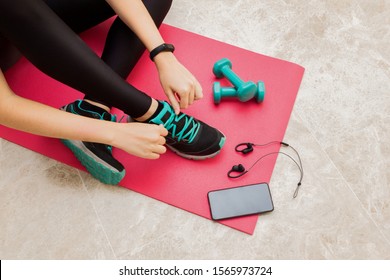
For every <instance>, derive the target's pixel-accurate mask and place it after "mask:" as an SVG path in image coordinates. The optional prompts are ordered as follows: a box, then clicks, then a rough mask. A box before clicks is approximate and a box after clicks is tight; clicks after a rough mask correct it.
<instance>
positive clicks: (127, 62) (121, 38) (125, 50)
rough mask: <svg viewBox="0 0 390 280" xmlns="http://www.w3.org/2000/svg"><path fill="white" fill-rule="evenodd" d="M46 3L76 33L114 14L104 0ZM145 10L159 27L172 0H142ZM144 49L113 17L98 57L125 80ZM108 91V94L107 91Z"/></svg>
mask: <svg viewBox="0 0 390 280" xmlns="http://www.w3.org/2000/svg"><path fill="white" fill-rule="evenodd" d="M44 1H45V2H46V3H47V5H48V6H49V7H50V8H51V9H52V10H53V11H54V12H55V13H56V14H57V15H58V16H59V17H60V18H61V19H62V20H63V21H64V22H65V23H66V24H67V25H68V26H69V27H70V28H71V29H72V30H73V31H74V32H76V33H80V32H83V31H85V30H88V29H89V28H91V27H93V26H95V25H97V24H99V23H101V22H103V21H104V20H106V19H108V18H110V17H112V16H114V15H115V12H114V11H113V10H112V8H111V7H110V6H109V5H108V4H107V2H106V1H104V0H44ZM143 3H144V5H145V7H146V9H147V10H148V12H149V14H150V16H151V17H152V19H153V21H154V23H155V24H156V26H157V27H159V26H160V25H161V24H162V22H163V20H164V18H165V17H166V15H167V13H168V11H169V9H170V7H171V4H172V0H159V1H156V0H144V1H143ZM144 51H145V47H144V45H143V43H142V42H141V41H140V40H139V39H138V37H137V36H136V34H135V33H134V32H133V31H132V30H131V29H130V28H129V27H128V26H127V25H126V24H125V23H124V22H123V21H122V20H121V19H120V18H119V17H117V18H116V19H115V20H114V22H113V24H112V25H111V27H110V30H109V32H108V35H107V38H106V43H105V46H104V49H103V54H102V57H101V58H102V60H103V61H104V62H106V64H107V65H108V66H110V67H111V69H112V70H114V71H115V72H116V73H117V74H119V75H120V76H121V77H122V78H123V79H126V78H127V77H128V75H129V74H130V72H131V71H132V70H133V68H134V67H135V65H136V64H137V62H138V60H139V59H140V57H141V56H142V54H143V52H144ZM108 94H109V93H108ZM85 98H86V99H88V100H93V101H97V102H99V103H103V104H105V101H104V100H101V99H98V98H96V97H95V96H90V95H86V96H85Z"/></svg>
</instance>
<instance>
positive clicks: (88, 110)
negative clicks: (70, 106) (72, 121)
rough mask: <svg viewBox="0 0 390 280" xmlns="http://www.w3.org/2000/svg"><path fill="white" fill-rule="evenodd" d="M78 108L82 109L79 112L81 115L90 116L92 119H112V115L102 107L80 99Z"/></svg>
mask: <svg viewBox="0 0 390 280" xmlns="http://www.w3.org/2000/svg"><path fill="white" fill-rule="evenodd" d="M79 108H80V109H82V110H83V111H82V112H80V113H81V115H84V116H87V117H92V118H94V119H101V120H106V121H112V115H111V114H110V113H108V112H107V111H106V110H104V109H103V108H100V107H98V106H95V105H92V104H90V103H88V102H86V101H81V100H80V103H79Z"/></svg>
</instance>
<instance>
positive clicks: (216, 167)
mask: <svg viewBox="0 0 390 280" xmlns="http://www.w3.org/2000/svg"><path fill="white" fill-rule="evenodd" d="M110 22H111V20H109V21H107V22H105V23H103V24H101V25H99V26H97V27H96V28H94V29H91V30H89V31H88V32H85V33H83V34H82V35H81V36H82V38H83V39H84V40H85V41H86V42H87V44H89V45H90V46H91V48H92V49H94V50H95V51H96V52H97V53H98V54H100V53H101V51H102V48H103V44H104V38H105V35H106V33H107V30H108V27H109V23H110ZM161 33H162V34H163V37H164V38H165V40H166V42H170V43H173V44H174V45H175V46H176V51H175V54H176V56H177V57H178V59H179V60H180V61H181V62H182V63H183V64H184V65H185V66H186V67H187V68H188V69H189V70H190V71H191V72H192V73H193V74H194V75H195V76H196V77H197V78H198V80H199V81H200V83H201V85H202V86H203V91H204V98H203V99H202V100H200V101H198V102H196V103H195V104H194V105H193V106H192V107H191V108H189V109H187V110H186V111H185V112H186V113H187V114H190V115H193V116H195V117H197V118H199V119H201V120H203V121H205V122H207V123H209V124H210V125H213V126H215V127H217V128H218V129H220V130H221V131H222V132H224V134H225V135H226V137H227V140H226V144H225V146H224V148H223V150H222V151H221V153H220V154H219V155H218V156H217V157H215V158H213V159H209V160H205V161H192V160H186V159H183V158H180V157H179V156H177V155H175V154H174V153H172V152H170V151H168V152H167V153H166V154H165V155H164V156H162V157H161V158H160V159H159V160H155V161H153V160H146V159H140V158H136V157H134V156H131V155H128V154H126V153H124V152H122V151H120V150H118V149H114V154H115V156H116V157H117V158H118V159H119V160H120V161H121V162H122V163H123V164H124V165H125V168H126V172H127V173H126V177H125V178H124V179H123V180H122V182H121V183H120V186H123V187H125V188H128V189H131V190H134V191H136V192H139V193H142V194H144V195H147V196H149V197H152V198H155V199H157V200H160V201H162V202H165V203H168V204H170V205H173V206H176V207H179V208H181V209H184V210H187V211H189V212H192V213H194V214H197V215H200V216H202V217H205V218H208V219H210V210H209V205H208V201H207V193H208V192H209V191H211V190H216V189H221V188H228V187H235V186H240V185H245V184H252V183H258V182H269V181H270V178H271V175H272V171H273V168H274V165H275V161H276V156H270V157H267V158H266V159H264V161H262V163H261V164H260V165H258V166H256V167H255V168H254V169H253V171H252V172H250V173H248V174H247V175H245V176H244V177H242V178H240V179H229V178H228V177H227V175H226V174H227V171H228V170H230V168H231V167H232V165H234V164H237V163H242V164H244V165H246V166H249V165H250V164H251V163H253V162H254V161H255V160H256V159H257V158H258V157H260V156H261V155H262V154H265V153H267V152H273V151H278V150H279V147H277V146H273V147H268V148H267V149H263V150H262V149H257V150H256V151H255V153H256V154H255V155H250V156H246V157H243V156H242V155H239V154H237V153H236V152H235V151H234V147H235V146H236V145H237V144H238V143H240V142H254V143H267V142H269V141H275V140H278V141H281V140H282V139H283V136H284V133H285V131H286V128H287V124H288V121H289V118H290V114H291V111H292V108H293V105H294V102H295V98H296V95H297V92H298V89H299V86H300V83H301V80H302V76H303V73H304V69H303V68H302V67H301V66H299V65H296V64H293V63H290V62H287V61H283V60H279V59H275V58H271V57H267V56H264V55H260V54H258V53H254V52H250V51H247V50H244V49H241V48H238V47H235V46H232V45H228V44H225V43H222V42H219V41H215V40H212V39H209V38H206V37H203V36H200V35H197V34H194V33H191V32H187V31H184V30H181V29H178V28H175V27H172V26H168V25H163V26H162V27H161ZM223 57H226V58H229V59H230V60H231V61H232V63H233V69H234V71H235V72H236V73H237V74H238V75H239V76H240V77H241V78H242V79H243V80H252V81H255V82H256V81H258V80H261V81H264V83H265V86H266V96H265V100H264V102H263V103H261V104H258V103H256V102H255V101H253V102H252V101H249V102H246V103H241V102H239V101H236V100H226V101H225V100H223V101H222V102H221V104H219V105H215V104H214V102H213V97H212V84H213V82H214V81H217V80H218V79H217V78H215V77H214V75H213V73H212V67H213V64H214V63H215V62H216V61H217V60H219V59H220V58H223ZM6 78H7V80H8V82H9V84H10V86H11V87H12V88H13V90H14V91H15V92H16V93H17V94H19V95H21V96H24V97H27V98H29V99H33V100H37V101H39V102H42V103H45V104H49V105H51V106H53V107H56V108H59V107H60V106H62V105H64V104H67V103H70V102H72V101H73V100H74V99H76V98H81V97H82V96H83V95H82V94H81V93H79V92H77V91H75V90H73V89H71V88H69V87H67V86H65V85H63V84H61V83H59V82H57V81H55V80H53V79H51V78H50V77H48V76H46V75H44V74H42V73H41V72H40V71H39V70H37V69H36V68H35V67H34V66H32V65H31V64H30V63H29V62H28V61H27V60H25V59H22V60H20V61H19V62H18V64H17V65H15V66H14V67H13V68H12V69H10V70H9V71H8V72H7V73H6ZM128 81H129V82H130V83H132V84H133V85H134V86H136V87H137V88H139V89H140V90H142V91H144V92H147V93H149V94H150V95H151V96H153V97H155V98H158V99H165V95H164V93H163V92H162V90H161V87H160V84H159V79H158V76H157V71H156V69H155V66H154V64H153V63H152V62H151V61H150V60H149V58H148V54H147V53H145V54H144V56H143V57H142V58H141V60H140V61H139V63H138V64H137V66H136V68H135V69H134V71H133V72H132V74H131V75H130V77H129V78H128ZM218 81H219V80H218ZM220 81H221V83H222V84H223V85H229V84H228V83H227V82H226V81H225V80H220ZM107 94H110V93H107ZM119 113H120V112H119ZM59 125H60V124H59ZM0 136H1V137H2V138H4V139H6V140H8V141H11V142H14V143H17V144H19V145H21V146H24V147H26V148H28V149H31V150H33V151H36V152H38V153H41V154H43V155H46V156H48V157H51V158H53V159H56V160H58V161H61V162H63V163H66V164H69V165H71V166H74V167H76V168H79V169H81V170H85V169H84V167H83V166H81V165H80V163H79V162H78V161H77V160H76V158H75V157H74V156H73V154H72V153H71V152H70V151H69V150H68V149H67V148H66V147H65V146H63V145H62V144H61V142H60V141H59V140H58V139H51V138H46V137H39V136H34V135H31V134H27V133H23V132H18V131H15V130H12V129H8V128H6V127H3V126H0ZM271 192H272V186H271ZM129 203H131V202H130V201H129ZM275 207H277V205H276V206H275ZM257 219H258V215H253V216H248V217H243V218H235V219H230V220H226V221H223V222H221V223H222V224H224V225H227V226H230V227H232V228H235V229H237V230H240V231H242V232H245V233H248V234H253V232H254V230H255V227H256V223H257Z"/></svg>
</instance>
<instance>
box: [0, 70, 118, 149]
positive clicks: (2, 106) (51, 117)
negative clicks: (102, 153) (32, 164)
mask: <svg viewBox="0 0 390 280" xmlns="http://www.w3.org/2000/svg"><path fill="white" fill-rule="evenodd" d="M0 124H2V125H4V126H7V127H10V128H14V129H17V130H21V131H25V132H29V133H33V134H37V135H42V136H48V137H54V138H64V139H75V140H83V141H90V142H99V143H109V142H110V141H112V139H110V134H109V133H108V132H109V129H104V127H105V126H108V125H109V122H107V124H106V123H105V122H102V121H100V120H95V119H90V118H86V117H82V116H78V115H74V114H70V113H67V112H64V111H60V110H58V109H55V108H52V107H50V106H47V105H44V104H41V103H38V102H34V101H31V100H28V99H25V98H22V97H19V96H17V95H15V94H14V93H13V92H12V90H11V89H10V88H9V87H8V85H7V83H6V81H5V78H4V76H3V74H2V73H1V71H0ZM107 128H108V127H107ZM103 130H105V131H103Z"/></svg>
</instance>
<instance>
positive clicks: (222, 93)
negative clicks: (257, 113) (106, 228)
mask: <svg viewBox="0 0 390 280" xmlns="http://www.w3.org/2000/svg"><path fill="white" fill-rule="evenodd" d="M256 88H257V90H256V92H255V95H254V97H253V98H254V99H255V100H256V101H257V102H258V103H260V102H263V100H264V96H265V86H264V83H263V82H261V81H260V82H258V83H257V86H256ZM213 95H214V103H215V104H219V103H221V99H222V98H227V97H236V98H238V99H239V100H240V97H239V96H238V91H237V89H236V88H234V87H221V84H220V83H219V82H215V83H214V84H213ZM240 101H241V100H240ZM244 102H245V101H244Z"/></svg>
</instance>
